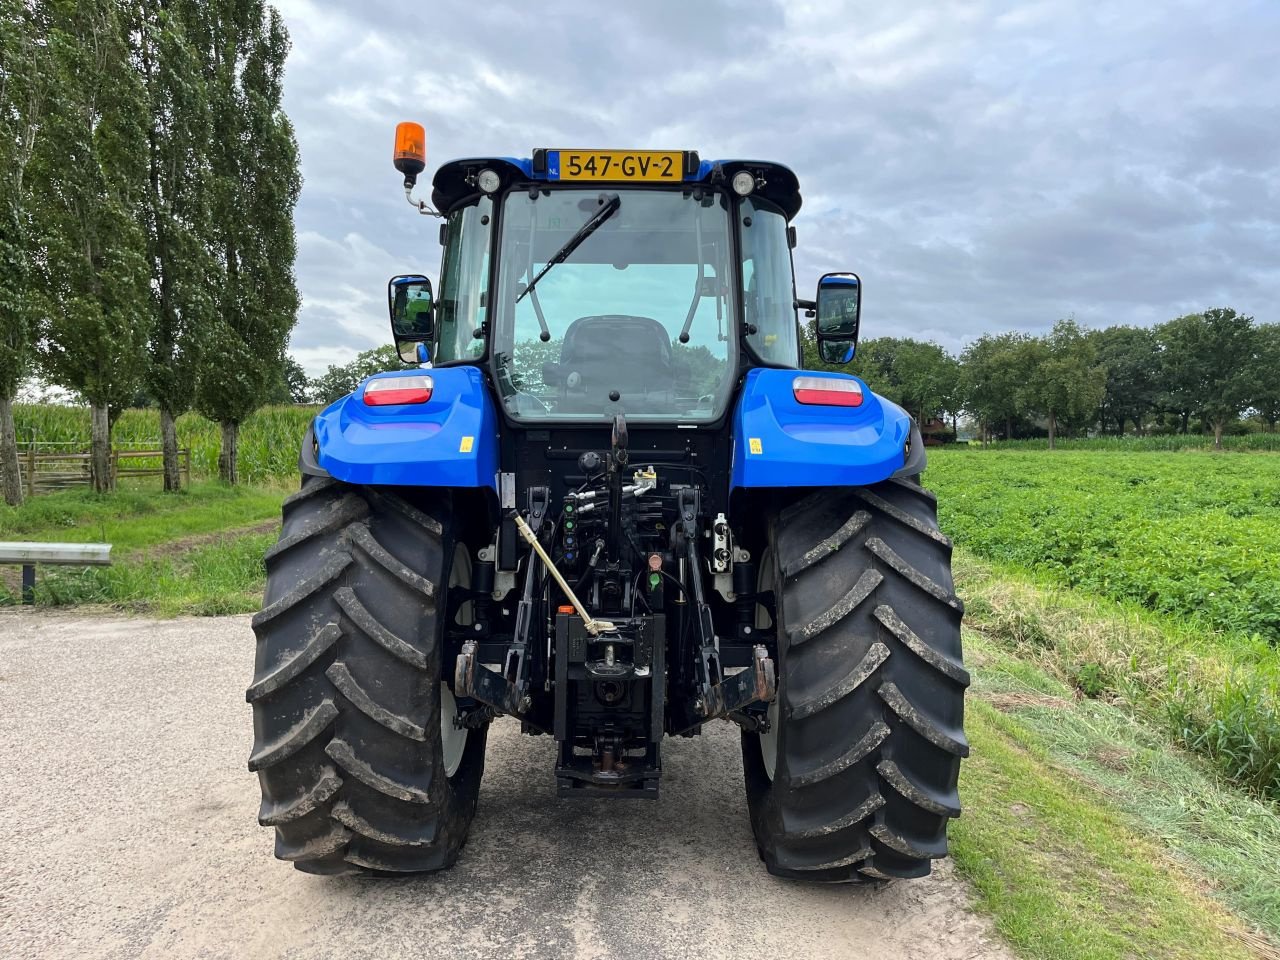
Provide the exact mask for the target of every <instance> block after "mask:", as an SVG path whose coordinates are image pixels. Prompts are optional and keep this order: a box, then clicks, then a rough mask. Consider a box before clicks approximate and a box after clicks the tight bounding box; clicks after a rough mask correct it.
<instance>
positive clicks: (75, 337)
mask: <svg viewBox="0 0 1280 960" xmlns="http://www.w3.org/2000/svg"><path fill="white" fill-rule="evenodd" d="M288 50H289V37H288V33H287V31H286V29H285V27H284V23H283V21H282V20H281V17H280V15H279V13H278V12H277V11H276V10H275V9H274V8H273V7H270V6H269V5H267V4H266V3H264V2H263V0H0V174H2V175H3V180H0V486H2V487H3V491H4V497H5V499H6V500H7V501H8V502H9V503H18V502H20V501H21V498H22V487H21V483H20V480H19V474H18V455H17V447H16V439H15V436H14V428H13V410H12V404H13V399H14V397H15V396H16V394H17V391H18V390H19V388H20V387H21V386H22V384H23V383H24V382H25V381H26V380H27V378H29V377H31V376H33V375H38V376H40V377H42V378H43V379H45V380H47V381H48V382H50V383H53V384H56V385H58V386H61V387H64V388H66V389H68V390H71V391H73V392H75V393H76V394H78V395H80V396H81V397H83V398H84V399H85V401H87V403H88V404H89V407H90V410H91V423H92V435H91V445H90V467H91V469H90V473H91V476H92V480H93V485H94V488H95V489H96V490H99V491H105V490H108V489H110V488H111V485H112V482H113V479H112V477H111V471H110V451H111V432H112V427H113V425H114V423H115V420H116V418H117V417H118V416H119V414H120V412H121V411H122V410H123V409H124V408H125V407H127V406H129V405H130V404H131V403H132V402H133V401H134V399H135V398H136V397H137V396H138V395H139V393H142V394H144V395H145V396H146V397H147V398H148V399H149V400H150V401H151V402H153V403H154V404H155V405H156V406H157V407H159V410H160V424H161V445H162V448H163V451H164V477H165V489H167V490H171V489H177V488H178V483H179V474H178V448H177V434H176V429H175V420H176V419H177V417H178V416H179V415H180V414H181V413H183V412H185V411H187V410H189V409H196V410H198V411H199V412H200V413H202V414H204V415H205V416H207V417H209V418H210V419H212V420H215V421H217V422H218V423H219V424H220V425H221V440H222V448H221V453H220V456H219V464H218V466H219V474H220V476H221V477H222V479H223V480H226V481H228V482H232V483H234V482H235V480H236V440H237V436H238V431H239V425H240V422H241V421H242V420H243V419H244V418H245V417H246V416H247V415H248V414H249V413H250V412H252V411H253V410H254V409H255V408H256V407H257V406H259V405H260V404H261V403H263V402H264V401H265V400H266V399H269V397H268V392H269V391H270V390H271V389H272V388H273V387H274V385H276V384H277V383H278V382H279V381H280V379H281V376H282V370H283V369H284V364H285V352H284V351H285V346H286V344H287V341H288V336H289V332H290V331H291V330H292V328H293V326H294V324H295V322H296V317H297V309H298V302H299V301H298V293H297V287H296V284H295V282H294V276H293V264H294V259H295V240H294V230H293V209H294V206H295V205H296V203H297V199H298V193H299V190H300V189H301V175H300V173H299V168H298V148H297V144H296V142H295V139H294V135H293V129H292V127H291V125H290V123H289V120H288V117H287V116H286V115H285V113H284V110H283V107H282V81H283V71H284V64H285V59H286V56H287V54H288Z"/></svg>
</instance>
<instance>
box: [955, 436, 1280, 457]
mask: <svg viewBox="0 0 1280 960" xmlns="http://www.w3.org/2000/svg"><path fill="white" fill-rule="evenodd" d="M974 445H975V446H976V445H977V443H976V441H975V442H974ZM1054 445H1055V446H1056V447H1057V449H1059V450H1095V451H1109V452H1112V453H1139V452H1142V453H1181V452H1188V451H1191V452H1209V451H1211V450H1213V436H1212V435H1210V434H1205V433H1162V434H1156V435H1153V436H1147V437H1136V436H1132V435H1126V436H1123V437H1106V436H1103V437H1081V438H1078V439H1072V438H1070V437H1058V438H1057V439H1056V440H1055V441H1054ZM1222 448H1223V450H1228V451H1237V452H1240V453H1280V432H1277V433H1242V434H1238V435H1236V436H1230V435H1228V436H1224V437H1223V438H1222ZM988 449H998V450H1048V449H1049V441H1048V440H1047V439H1046V438H1044V437H1041V438H1039V439H1036V440H999V441H996V442H994V443H993V444H992V445H991V446H990V447H989V448H988Z"/></svg>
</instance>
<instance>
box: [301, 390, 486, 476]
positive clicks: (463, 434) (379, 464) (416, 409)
mask: <svg viewBox="0 0 1280 960" xmlns="http://www.w3.org/2000/svg"><path fill="white" fill-rule="evenodd" d="M405 372H406V371H391V372H389V373H379V374H375V375H374V376H373V377H370V378H369V380H374V379H377V378H380V377H396V376H403V375H404V374H405ZM407 372H413V373H425V374H428V375H429V376H430V377H431V379H432V380H433V381H434V386H433V388H432V392H431V399H430V400H428V401H427V402H426V403H417V404H392V405H389V406H384V407H370V406H366V405H365V402H364V389H365V384H367V383H368V382H369V380H366V381H365V382H364V383H362V384H360V386H359V387H358V388H357V389H356V391H355V393H352V394H350V395H348V396H346V397H343V398H342V399H341V400H338V401H336V402H335V403H331V404H329V406H327V407H325V408H324V409H323V410H322V411H320V414H319V415H318V416H317V417H316V420H315V424H314V428H315V437H316V441H317V443H318V445H319V451H318V454H317V456H316V460H317V463H318V464H319V466H320V467H321V468H322V469H323V470H325V471H326V472H327V473H328V474H329V475H330V476H332V477H335V478H336V479H338V480H342V481H344V482H346V483H360V484H371V485H376V486H381V485H384V484H385V485H389V486H415V487H488V488H490V489H491V490H494V491H496V490H497V473H498V417H497V413H496V411H495V410H494V407H493V401H492V399H490V397H489V391H488V388H487V387H486V386H485V381H484V375H483V374H482V373H481V372H480V370H479V369H477V368H476V367H448V368H445V369H441V370H421V371H407Z"/></svg>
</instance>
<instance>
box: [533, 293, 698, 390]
mask: <svg viewBox="0 0 1280 960" xmlns="http://www.w3.org/2000/svg"><path fill="white" fill-rule="evenodd" d="M557 379H559V381H560V384H561V385H562V386H563V388H564V389H565V391H566V393H569V394H574V393H586V394H589V395H593V396H596V397H598V396H600V395H602V394H606V393H608V392H609V391H610V390H617V391H618V392H619V393H623V394H650V393H670V392H672V391H673V390H674V389H675V369H674V365H673V364H672V360H671V335H670V334H669V333H667V328H666V327H664V326H663V325H662V324H660V323H659V322H658V321H657V320H654V319H653V318H652V317H632V316H626V315H622V314H610V315H605V316H595V317H579V318H578V319H577V320H575V321H573V323H571V324H569V329H568V330H566V331H565V334H564V344H563V345H562V346H561V348H560V363H559V369H558V371H557Z"/></svg>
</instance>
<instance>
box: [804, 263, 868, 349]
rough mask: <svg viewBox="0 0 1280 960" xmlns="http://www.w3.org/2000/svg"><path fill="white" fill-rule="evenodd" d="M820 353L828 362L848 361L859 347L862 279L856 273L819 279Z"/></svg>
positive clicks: (828, 275)
mask: <svg viewBox="0 0 1280 960" xmlns="http://www.w3.org/2000/svg"><path fill="white" fill-rule="evenodd" d="M814 302H815V306H816V309H817V313H818V353H819V355H821V357H822V360H823V362H824V363H848V362H849V361H850V360H852V359H853V354H854V351H855V350H857V347H858V321H859V319H860V317H861V314H862V281H861V280H860V279H859V278H858V275H857V274H856V273H828V274H825V275H824V276H823V277H822V279H820V280H819V281H818V296H817V299H816V300H815V301H814Z"/></svg>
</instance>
